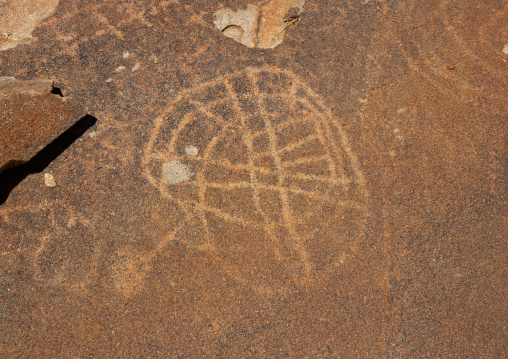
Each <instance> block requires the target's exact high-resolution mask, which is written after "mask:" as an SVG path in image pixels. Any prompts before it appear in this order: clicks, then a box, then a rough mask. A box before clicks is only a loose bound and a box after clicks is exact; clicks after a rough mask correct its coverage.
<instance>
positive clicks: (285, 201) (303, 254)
mask: <svg viewBox="0 0 508 359" xmlns="http://www.w3.org/2000/svg"><path fill="white" fill-rule="evenodd" d="M247 76H248V77H249V78H250V81H251V83H252V86H253V89H254V92H256V93H259V88H258V86H257V83H256V79H255V78H253V76H252V74H251V73H248V74H247ZM256 100H257V102H258V107H259V110H260V112H261V113H262V114H263V115H264V116H263V118H264V120H265V128H266V130H267V132H268V137H269V142H270V152H271V154H272V157H273V159H274V162H275V166H276V167H277V175H278V177H279V180H278V184H279V186H280V190H279V194H280V199H281V202H282V216H283V218H284V222H285V223H286V228H287V230H288V231H289V233H290V236H291V237H292V239H293V245H294V246H295V249H296V251H297V252H298V254H299V255H300V258H301V260H302V262H303V265H304V269H305V276H306V277H308V276H309V275H310V272H311V270H312V266H311V264H310V262H309V259H308V254H307V251H306V250H305V247H304V246H303V243H301V240H300V237H299V236H298V233H296V232H295V229H294V227H295V224H294V223H293V218H292V215H291V210H290V208H289V198H288V194H287V190H286V189H285V188H284V187H283V186H282V181H283V176H282V175H283V171H284V170H283V168H282V164H281V158H280V157H279V152H278V151H277V135H276V133H275V130H274V129H273V128H272V124H271V123H270V120H269V119H268V118H269V117H268V114H267V113H266V112H265V110H264V108H263V106H262V104H261V103H260V102H261V100H260V98H257V99H256Z"/></svg>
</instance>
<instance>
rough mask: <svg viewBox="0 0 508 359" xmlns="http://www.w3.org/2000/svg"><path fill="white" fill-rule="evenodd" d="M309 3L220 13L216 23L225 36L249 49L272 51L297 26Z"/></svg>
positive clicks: (273, 0)
mask: <svg viewBox="0 0 508 359" xmlns="http://www.w3.org/2000/svg"><path fill="white" fill-rule="evenodd" d="M304 3H305V0H270V1H264V2H262V3H261V4H259V5H252V4H249V5H247V7H246V9H244V10H243V9H240V10H238V11H233V10H230V9H225V10H218V11H217V12H216V13H215V21H214V24H215V26H217V28H218V29H219V30H220V31H222V33H223V35H224V36H227V37H230V38H232V39H234V40H235V41H237V42H239V43H241V44H242V45H245V46H247V47H257V48H260V49H272V48H274V47H276V46H277V45H280V44H281V43H282V41H283V39H284V33H285V32H286V30H288V29H290V28H291V27H293V26H294V25H295V24H296V22H297V21H298V19H299V17H300V14H301V13H302V11H303V5H304Z"/></svg>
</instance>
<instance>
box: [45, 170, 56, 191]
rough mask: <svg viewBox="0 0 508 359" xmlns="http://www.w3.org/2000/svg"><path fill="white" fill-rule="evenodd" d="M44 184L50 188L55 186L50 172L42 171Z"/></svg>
mask: <svg viewBox="0 0 508 359" xmlns="http://www.w3.org/2000/svg"><path fill="white" fill-rule="evenodd" d="M44 184H45V185H46V186H48V187H51V188H53V187H55V186H56V181H55V177H53V175H52V174H51V173H44Z"/></svg>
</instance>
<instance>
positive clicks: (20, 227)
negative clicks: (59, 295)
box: [0, 203, 103, 294]
mask: <svg viewBox="0 0 508 359" xmlns="http://www.w3.org/2000/svg"><path fill="white" fill-rule="evenodd" d="M41 218H44V220H40V219H41ZM36 219H37V220H36ZM26 223H30V224H31V225H30V226H27V225H26ZM93 230H94V226H93V224H92V222H91V220H89V219H87V218H86V217H84V216H83V215H82V214H81V213H79V212H78V211H75V210H74V209H72V208H70V207H68V208H64V207H62V206H61V205H58V204H51V205H50V204H48V203H40V204H39V205H33V204H30V206H29V207H24V206H21V207H13V208H10V209H8V210H6V209H1V208H0V238H3V239H4V242H5V243H3V246H2V247H1V248H0V253H3V254H9V253H11V254H12V255H14V256H19V255H22V257H24V258H26V259H28V263H30V266H31V267H30V268H29V271H30V273H31V274H32V276H33V279H34V280H35V281H36V282H37V283H38V285H41V286H44V287H48V288H62V289H65V290H69V291H72V292H74V293H76V294H86V293H87V291H88V289H89V287H90V285H92V284H93V283H94V282H95V281H96V280H97V273H98V267H99V264H98V263H99V258H100V257H101V256H102V252H103V248H102V247H101V246H102V244H100V243H98V242H97V241H95V240H94V235H93ZM4 233H16V234H18V238H16V239H14V238H12V236H9V237H7V236H4ZM7 238H8V239H9V240H8V241H7V240H6V239H7ZM59 238H63V239H64V240H63V241H62V240H58V239H59Z"/></svg>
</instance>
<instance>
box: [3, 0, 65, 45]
mask: <svg viewBox="0 0 508 359" xmlns="http://www.w3.org/2000/svg"><path fill="white" fill-rule="evenodd" d="M58 1H59V0H0V51H3V50H7V49H11V48H13V47H16V46H17V45H18V44H20V43H26V42H29V41H30V38H31V34H32V31H33V30H34V29H35V27H36V26H37V25H38V24H39V23H40V22H41V21H42V20H44V19H45V18H47V17H48V16H50V15H51V14H52V13H53V12H54V11H55V9H56V7H57V6H58Z"/></svg>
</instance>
